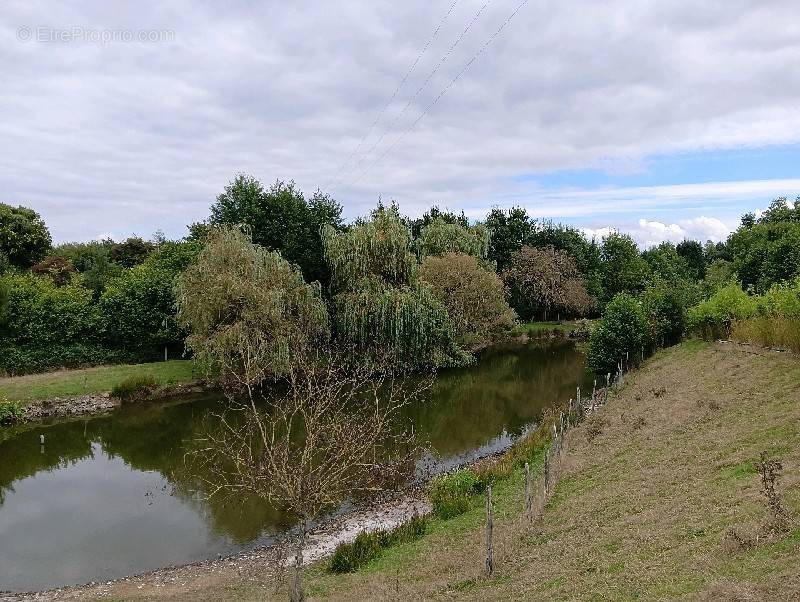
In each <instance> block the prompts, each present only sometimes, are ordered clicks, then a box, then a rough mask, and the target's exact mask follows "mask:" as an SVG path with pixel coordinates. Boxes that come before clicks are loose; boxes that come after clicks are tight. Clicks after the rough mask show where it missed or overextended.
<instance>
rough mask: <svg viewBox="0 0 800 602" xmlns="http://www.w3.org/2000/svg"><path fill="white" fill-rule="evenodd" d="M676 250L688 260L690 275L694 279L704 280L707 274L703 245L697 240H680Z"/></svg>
mask: <svg viewBox="0 0 800 602" xmlns="http://www.w3.org/2000/svg"><path fill="white" fill-rule="evenodd" d="M675 251H676V252H677V253H678V255H679V256H680V257H681V258H682V259H683V260H684V261H685V262H686V266H687V268H688V270H689V273H688V275H689V277H690V278H691V279H693V280H702V279H703V278H705V275H706V258H705V252H704V250H703V245H701V244H700V243H699V242H698V241H696V240H684V241H683V242H679V243H678V246H677V247H675Z"/></svg>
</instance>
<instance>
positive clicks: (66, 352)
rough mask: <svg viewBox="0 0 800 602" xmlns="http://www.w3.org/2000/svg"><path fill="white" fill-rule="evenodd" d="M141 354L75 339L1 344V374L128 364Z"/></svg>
mask: <svg viewBox="0 0 800 602" xmlns="http://www.w3.org/2000/svg"><path fill="white" fill-rule="evenodd" d="M138 358H139V356H138V355H137V354H135V353H132V352H130V351H127V350H125V349H108V348H106V347H104V346H103V345H101V344H99V343H95V344H85V343H80V342H72V343H70V344H66V345H57V344H52V345H48V346H47V347H34V346H30V345H25V346H19V345H0V373H4V374H10V375H20V374H33V373H36V372H47V371H48V370H56V369H59V368H82V367H86V366H99V365H101V364H126V363H131V362H135V361H137V360H138Z"/></svg>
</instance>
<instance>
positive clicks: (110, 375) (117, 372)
mask: <svg viewBox="0 0 800 602" xmlns="http://www.w3.org/2000/svg"><path fill="white" fill-rule="evenodd" d="M143 374H144V375H147V374H149V375H152V376H153V377H154V378H155V379H156V380H157V381H158V383H159V384H160V385H176V384H184V383H188V382H192V381H193V380H195V379H197V377H198V374H197V373H196V368H195V365H194V362H193V361H191V360H170V361H168V362H153V363H149V364H126V365H119V366H98V367H96V368H85V369H82V370H60V371H58V372H47V373H44V374H29V375H26V376H15V377H11V378H0V398H2V397H5V398H7V399H9V400H12V401H20V402H23V403H25V402H30V401H37V400H43V399H52V398H53V397H68V396H72V395H88V394H92V393H105V392H108V391H110V390H111V389H112V387H114V385H116V384H118V383H119V382H120V381H122V380H124V379H126V378H128V377H130V376H138V375H143Z"/></svg>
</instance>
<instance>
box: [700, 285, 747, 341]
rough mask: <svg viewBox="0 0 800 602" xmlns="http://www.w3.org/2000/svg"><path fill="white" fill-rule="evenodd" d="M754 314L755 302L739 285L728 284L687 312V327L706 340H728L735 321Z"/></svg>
mask: <svg viewBox="0 0 800 602" xmlns="http://www.w3.org/2000/svg"><path fill="white" fill-rule="evenodd" d="M755 313H756V302H755V300H754V299H753V298H752V297H751V296H750V295H748V294H747V293H745V292H744V291H743V290H742V289H741V287H739V285H737V284H729V285H727V286H724V287H722V288H721V289H719V290H718V291H717V292H716V293H714V295H712V296H711V298H709V299H708V300H706V301H703V302H701V303H699V304H698V305H696V306H695V307H693V308H691V309H690V310H689V313H688V327H689V329H690V330H692V331H694V332H696V333H697V334H700V335H702V336H704V337H706V338H728V337H730V334H731V326H732V325H733V323H734V321H735V320H742V319H745V318H749V317H751V316H753V315H754V314H755Z"/></svg>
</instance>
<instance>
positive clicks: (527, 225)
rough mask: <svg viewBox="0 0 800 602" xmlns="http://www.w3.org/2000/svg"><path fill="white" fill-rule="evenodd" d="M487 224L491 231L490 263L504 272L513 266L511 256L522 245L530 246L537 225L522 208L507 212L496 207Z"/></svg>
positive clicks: (488, 217)
mask: <svg viewBox="0 0 800 602" xmlns="http://www.w3.org/2000/svg"><path fill="white" fill-rule="evenodd" d="M485 224H486V228H487V229H488V230H489V252H488V258H489V261H493V262H494V263H495V265H496V266H497V271H498V272H503V270H505V269H506V268H508V267H509V265H510V264H511V256H512V255H513V254H514V253H515V252H516V251H518V250H519V249H520V248H521V247H522V245H526V244H530V242H531V236H532V235H533V232H534V230H535V228H536V223H535V222H534V221H533V220H532V219H531V218H530V217H529V216H528V212H527V211H525V209H523V208H522V207H512V208H511V209H509V210H507V211H504V210H502V209H499V208H497V207H495V208H493V209H492V210H491V211H490V212H489V215H487V216H486V222H485Z"/></svg>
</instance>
